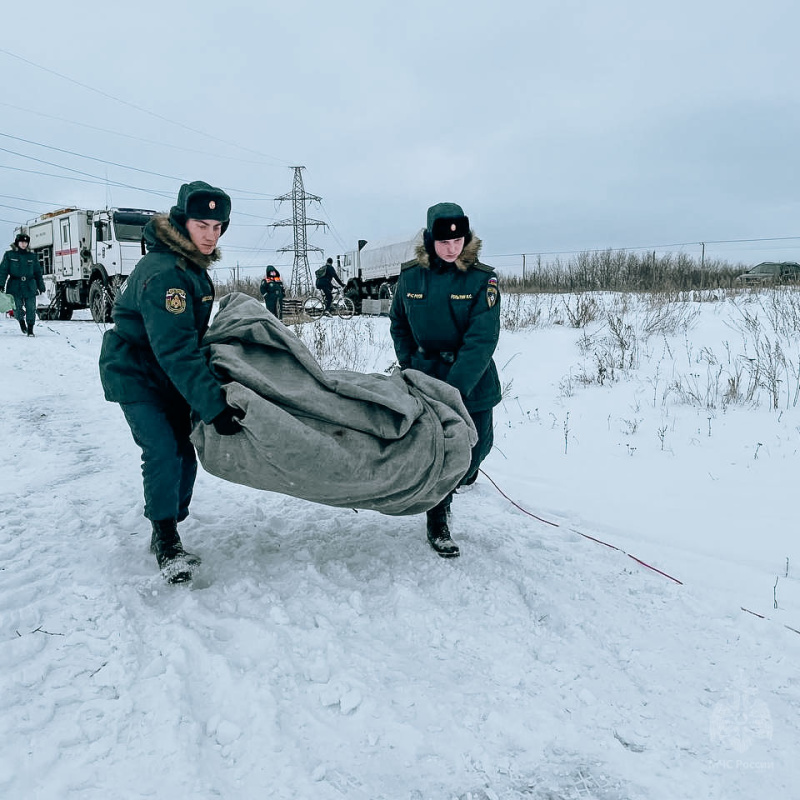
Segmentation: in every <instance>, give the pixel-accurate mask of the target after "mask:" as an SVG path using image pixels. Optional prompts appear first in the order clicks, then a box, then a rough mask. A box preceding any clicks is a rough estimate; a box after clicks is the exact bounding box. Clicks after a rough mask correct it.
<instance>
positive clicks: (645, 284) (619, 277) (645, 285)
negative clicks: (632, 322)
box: [501, 250, 746, 292]
mask: <svg viewBox="0 0 800 800" xmlns="http://www.w3.org/2000/svg"><path fill="white" fill-rule="evenodd" d="M745 270H746V267H744V266H742V265H734V264H730V263H728V262H727V261H720V260H713V261H709V260H706V261H705V262H703V263H702V264H701V263H700V262H699V261H698V260H697V259H695V258H693V257H692V256H690V255H686V254H685V253H678V254H677V255H675V254H672V253H666V254H664V255H657V254H656V253H633V252H630V251H626V250H603V251H600V252H597V251H595V252H591V253H580V254H579V255H577V256H575V257H574V258H571V259H569V260H568V261H562V260H561V259H558V258H557V259H556V260H555V261H546V262H545V261H542V260H541V259H537V261H535V262H534V263H533V264H531V263H530V262H529V264H528V267H527V269H526V271H525V277H524V279H523V278H522V277H520V276H509V275H504V276H502V281H501V282H502V285H503V287H504V288H505V290H506V291H511V292H581V291H586V292H589V291H616V292H652V291H656V292H658V291H689V290H692V289H719V288H731V287H733V286H735V285H736V277H737V276H738V275H741V274H742V273H743V272H744V271H745Z"/></svg>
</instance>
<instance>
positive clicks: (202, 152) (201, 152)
mask: <svg viewBox="0 0 800 800" xmlns="http://www.w3.org/2000/svg"><path fill="white" fill-rule="evenodd" d="M0 106H4V107H5V108H13V109H14V111H15V112H19V111H21V112H24V113H26V114H34V115H36V116H38V117H43V118H44V119H52V120H55V121H56V122H58V123H59V124H60V125H62V124H64V123H66V124H68V125H75V126H77V127H80V128H86V129H87V130H90V131H98V132H99V133H110V134H111V135H112V136H120V137H122V138H124V139H132V140H133V141H135V142H143V143H144V144H150V145H155V146H157V147H168V148H169V149H170V150H181V151H183V152H184V153H194V154H195V155H199V156H208V157H210V158H220V159H223V160H225V161H237V162H239V163H240V164H259V165H262V166H263V164H264V162H263V161H254V160H252V159H249V158H237V157H236V156H226V155H222V154H221V153H209V152H208V150H196V149H195V148H193V147H185V146H181V145H177V144H171V143H170V142H164V141H157V140H156V139H146V138H144V137H143V136H134V135H133V134H131V133H123V132H122V131H114V130H111V129H110V128H101V127H99V126H97V125H89V124H88V123H86V122H78V121H77V120H74V119H67V118H66V117H57V116H55V115H54V114H45V113H44V112H42V111H34V110H33V109H32V108H23V107H22V106H18V105H12V104H11V103H3V102H0Z"/></svg>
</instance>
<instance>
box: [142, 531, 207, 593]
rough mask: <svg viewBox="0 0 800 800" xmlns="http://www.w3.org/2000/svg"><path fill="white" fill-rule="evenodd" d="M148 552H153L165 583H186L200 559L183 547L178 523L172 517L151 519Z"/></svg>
mask: <svg viewBox="0 0 800 800" xmlns="http://www.w3.org/2000/svg"><path fill="white" fill-rule="evenodd" d="M150 552H151V553H155V556H156V561H158V566H159V567H160V568H161V573H162V574H163V575H164V579H165V580H166V581H167V583H186V581H190V580H191V579H192V570H193V568H194V567H196V566H197V565H198V564H199V563H200V559H199V558H198V557H197V556H196V555H193V554H192V553H187V552H186V551H185V550H184V549H183V544H182V543H181V537H180V536H178V525H177V523H176V521H175V520H174V519H160V520H153V535H152V537H151V538H150Z"/></svg>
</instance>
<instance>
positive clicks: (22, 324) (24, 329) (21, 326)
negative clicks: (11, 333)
mask: <svg viewBox="0 0 800 800" xmlns="http://www.w3.org/2000/svg"><path fill="white" fill-rule="evenodd" d="M18 322H19V329H20V330H21V331H22V332H23V333H24V334H26V335H27V333H28V326H27V325H26V324H25V320H24V319H21V320H18Z"/></svg>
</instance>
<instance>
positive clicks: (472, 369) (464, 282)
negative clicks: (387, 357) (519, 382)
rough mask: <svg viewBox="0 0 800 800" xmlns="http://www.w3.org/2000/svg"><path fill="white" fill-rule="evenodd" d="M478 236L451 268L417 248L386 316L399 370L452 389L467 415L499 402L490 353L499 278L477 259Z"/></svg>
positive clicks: (497, 318) (494, 342) (496, 331)
mask: <svg viewBox="0 0 800 800" xmlns="http://www.w3.org/2000/svg"><path fill="white" fill-rule="evenodd" d="M480 248H481V241H480V239H478V238H477V237H474V236H473V237H472V240H471V241H470V242H469V243H468V244H467V245H466V246H465V247H464V251H463V252H462V254H461V255H460V256H459V258H458V260H457V261H456V263H455V264H447V263H446V262H443V261H441V260H440V259H438V258H437V259H435V263H434V264H431V259H430V256H429V254H428V252H427V251H426V250H425V247H424V246H423V245H422V244H420V245H419V246H418V247H417V258H416V260H415V261H411V262H408V263H407V264H404V265H403V269H402V271H401V273H400V277H399V278H398V281H397V285H396V287H395V294H394V300H393V301H392V307H391V310H390V312H389V318H390V320H391V324H390V332H391V335H392V341H393V342H394V349H395V353H396V354H397V359H398V361H399V363H400V366H401V367H402V368H404V369H405V368H408V367H411V368H412V369H418V370H420V371H421V372H424V373H426V374H427V375H431V376H433V377H434V378H439V379H440V380H443V381H445V382H446V383H449V384H450V385H451V386H455V387H456V389H458V390H459V391H460V392H461V397H462V399H463V400H464V405H465V406H466V407H467V410H468V411H471V412H476V411H485V410H487V409H490V408H492V407H494V406H496V405H497V404H498V403H499V402H500V398H501V389H500V379H499V378H498V375H497V367H496V366H495V363H494V361H493V360H492V355H493V353H494V351H495V348H496V347H497V342H498V339H499V336H500V296H499V294H498V291H497V275H496V274H495V272H494V270H493V269H492V268H491V267H487V266H486V265H485V264H481V263H480V261H478V254H479V253H480Z"/></svg>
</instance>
